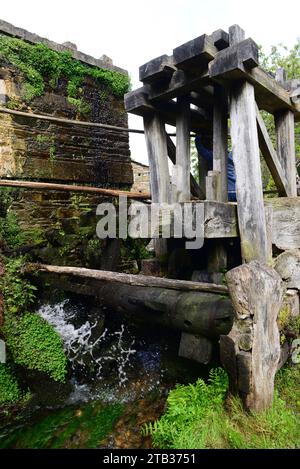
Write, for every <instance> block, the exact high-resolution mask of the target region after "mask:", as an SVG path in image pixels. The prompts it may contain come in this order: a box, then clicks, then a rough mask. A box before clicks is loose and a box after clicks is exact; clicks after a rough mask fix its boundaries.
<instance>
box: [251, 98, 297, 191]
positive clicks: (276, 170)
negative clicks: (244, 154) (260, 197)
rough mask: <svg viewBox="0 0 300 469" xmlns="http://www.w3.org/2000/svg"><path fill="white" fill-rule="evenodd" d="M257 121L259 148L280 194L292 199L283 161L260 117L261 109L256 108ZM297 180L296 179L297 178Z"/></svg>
mask: <svg viewBox="0 0 300 469" xmlns="http://www.w3.org/2000/svg"><path fill="white" fill-rule="evenodd" d="M256 120H257V131H258V140H259V147H260V150H261V152H262V155H263V157H264V158H265V161H266V163H267V166H268V168H269V170H270V173H271V175H272V177H273V179H274V182H275V184H276V187H277V189H278V190H279V194H280V195H283V196H287V197H291V196H293V195H294V194H292V191H291V188H290V185H289V183H288V179H287V178H286V175H285V172H284V170H283V167H282V165H281V161H280V160H279V158H278V155H277V153H276V151H275V150H274V147H273V144H272V141H271V139H270V137H269V134H268V131H267V128H266V125H265V123H264V120H263V118H262V116H261V115H260V112H259V109H258V107H257V106H256ZM295 179H296V178H295Z"/></svg>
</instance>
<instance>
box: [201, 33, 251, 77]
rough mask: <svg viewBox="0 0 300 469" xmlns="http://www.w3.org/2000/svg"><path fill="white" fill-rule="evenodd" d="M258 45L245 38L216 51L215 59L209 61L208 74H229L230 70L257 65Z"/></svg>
mask: <svg viewBox="0 0 300 469" xmlns="http://www.w3.org/2000/svg"><path fill="white" fill-rule="evenodd" d="M258 63H259V62H258V46H257V44H256V43H255V42H254V41H253V39H251V38H249V39H245V40H244V41H242V42H239V43H237V44H233V45H231V46H230V47H227V48H226V49H224V50H222V51H220V52H218V54H217V55H216V57H215V59H214V60H213V61H212V62H210V63H209V65H208V68H209V76H210V77H211V78H218V77H223V78H226V77H227V76H229V75H228V74H230V72H232V71H235V70H240V71H241V72H245V71H246V70H247V69H251V68H254V67H256V66H257V65H258Z"/></svg>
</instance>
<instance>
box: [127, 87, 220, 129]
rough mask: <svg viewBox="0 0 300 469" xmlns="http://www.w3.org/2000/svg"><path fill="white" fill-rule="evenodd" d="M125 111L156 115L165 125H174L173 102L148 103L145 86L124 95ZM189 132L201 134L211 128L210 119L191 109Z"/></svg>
mask: <svg viewBox="0 0 300 469" xmlns="http://www.w3.org/2000/svg"><path fill="white" fill-rule="evenodd" d="M125 109H126V111H127V112H130V113H131V114H136V115H138V116H145V115H148V114H153V113H154V112H155V113H158V114H159V115H160V116H161V117H162V118H163V119H164V121H165V123H166V124H170V125H176V116H177V106H176V103H175V102H173V101H159V102H153V101H152V102H150V100H149V87H148V86H147V85H145V86H143V87H141V88H138V89H137V90H135V91H132V92H130V93H127V94H126V95H125ZM190 112H191V124H190V125H191V131H193V132H202V131H206V132H207V131H208V130H210V129H211V128H212V119H210V117H209V116H207V115H206V114H205V112H201V111H200V110H196V109H191V111H190Z"/></svg>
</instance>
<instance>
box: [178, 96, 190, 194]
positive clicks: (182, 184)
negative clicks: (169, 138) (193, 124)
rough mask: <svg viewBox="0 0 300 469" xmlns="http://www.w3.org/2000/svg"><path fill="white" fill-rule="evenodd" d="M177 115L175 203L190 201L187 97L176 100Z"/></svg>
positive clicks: (188, 111) (188, 103) (188, 105)
mask: <svg viewBox="0 0 300 469" xmlns="http://www.w3.org/2000/svg"><path fill="white" fill-rule="evenodd" d="M177 107H178V115H177V119H176V173H177V177H176V183H177V193H178V200H176V201H177V202H187V201H189V200H190V199H191V186H190V171H191V162H190V158H191V156H190V102H189V99H188V97H179V98H177Z"/></svg>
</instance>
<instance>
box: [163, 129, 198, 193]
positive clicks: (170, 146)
mask: <svg viewBox="0 0 300 469" xmlns="http://www.w3.org/2000/svg"><path fill="white" fill-rule="evenodd" d="M167 147H168V155H169V158H170V160H171V161H172V163H173V164H176V146H175V144H174V143H173V140H172V139H171V137H170V136H169V135H167ZM190 186H191V193H192V195H193V196H194V197H197V198H198V199H205V193H204V192H203V191H202V190H201V188H200V187H199V184H198V183H197V181H196V179H195V178H194V176H193V175H192V174H190Z"/></svg>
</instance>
